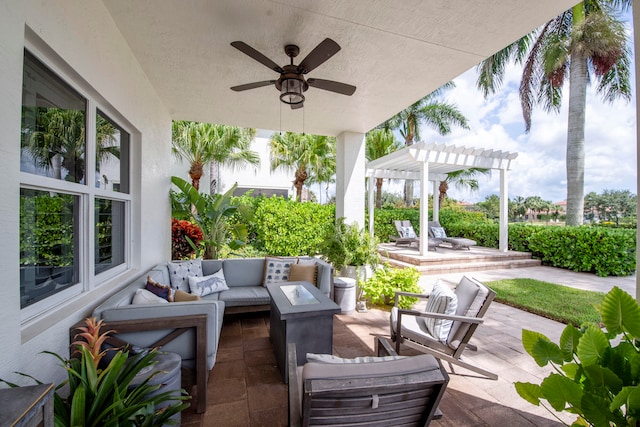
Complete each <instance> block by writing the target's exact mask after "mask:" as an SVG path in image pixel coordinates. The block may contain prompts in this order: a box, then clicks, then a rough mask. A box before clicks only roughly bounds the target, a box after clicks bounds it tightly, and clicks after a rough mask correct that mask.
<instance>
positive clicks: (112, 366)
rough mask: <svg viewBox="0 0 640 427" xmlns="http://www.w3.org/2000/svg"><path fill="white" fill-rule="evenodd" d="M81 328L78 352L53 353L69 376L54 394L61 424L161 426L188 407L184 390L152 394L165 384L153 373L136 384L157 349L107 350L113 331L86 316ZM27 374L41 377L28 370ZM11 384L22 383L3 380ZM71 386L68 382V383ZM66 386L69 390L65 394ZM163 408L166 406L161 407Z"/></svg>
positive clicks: (55, 413) (55, 418) (150, 364)
mask: <svg viewBox="0 0 640 427" xmlns="http://www.w3.org/2000/svg"><path fill="white" fill-rule="evenodd" d="M85 323H86V326H84V327H81V328H78V329H79V330H80V333H79V334H78V335H76V338H80V339H79V340H77V341H75V342H73V343H72V344H71V346H72V347H73V348H74V349H75V352H74V354H77V357H71V358H69V359H65V358H63V357H61V356H59V355H58V354H56V353H52V352H48V351H45V352H44V353H47V354H50V355H53V356H54V357H56V358H57V359H58V360H60V362H62V366H63V367H64V368H65V369H66V371H67V373H68V379H67V380H66V381H64V382H62V383H61V384H59V385H58V386H57V387H56V392H55V394H54V424H55V425H56V426H84V425H102V426H109V425H113V426H117V425H120V426H162V425H167V424H172V423H174V422H173V420H171V417H173V416H174V415H176V414H177V413H179V412H181V411H183V410H184V409H186V408H188V407H189V404H188V403H187V402H185V401H186V400H188V399H190V397H189V396H188V395H187V394H186V392H185V391H184V390H182V389H181V390H179V391H176V390H170V391H166V392H161V393H158V394H155V395H154V394H153V393H154V392H156V391H157V390H158V389H159V388H160V386H161V385H150V384H149V380H150V379H151V378H152V376H153V375H156V374H158V373H160V371H156V372H155V373H152V374H151V375H150V376H149V377H148V378H147V379H146V380H145V381H143V382H141V383H140V384H138V385H135V386H134V385H132V381H133V380H134V378H135V377H136V375H138V374H140V373H142V372H145V371H147V370H150V369H151V367H152V366H153V365H154V364H155V361H154V358H155V357H156V355H157V354H158V351H157V350H156V349H153V350H150V351H148V352H142V353H140V354H135V355H131V354H129V352H128V351H127V350H122V349H119V350H114V351H112V352H110V353H112V354H109V358H110V360H109V361H108V362H107V361H106V357H105V356H106V355H107V352H106V351H105V350H102V345H103V343H104V342H105V341H106V340H107V338H108V335H109V334H110V333H111V332H113V331H107V332H104V333H102V334H101V333H100V328H101V327H102V320H101V321H99V322H98V321H96V319H95V318H89V319H86V320H85ZM20 375H22V376H25V377H28V378H31V379H33V380H34V381H35V382H36V383H38V384H42V382H41V381H38V380H37V379H35V378H33V377H31V376H30V375H27V374H20ZM0 381H1V382H4V383H6V384H7V385H9V386H10V387H18V385H17V384H14V383H11V382H8V381H5V380H3V379H0ZM65 386H66V387H65ZM61 390H66V391H65V392H64V394H62V393H61ZM160 407H162V408H161V409H160Z"/></svg>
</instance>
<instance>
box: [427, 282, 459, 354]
mask: <svg viewBox="0 0 640 427" xmlns="http://www.w3.org/2000/svg"><path fill="white" fill-rule="evenodd" d="M457 308H458V298H457V297H456V295H455V294H454V293H453V291H452V290H451V289H450V288H449V286H447V285H445V284H443V283H440V282H439V281H438V282H436V284H435V285H433V291H431V293H430V294H429V299H428V300H427V307H426V308H425V310H424V311H425V313H440V314H448V315H455V314H456V309H457ZM421 319H424V324H425V326H426V327H427V330H428V331H429V333H430V334H431V335H433V337H434V338H435V339H437V340H438V341H440V342H443V343H445V342H446V341H447V337H448V336H449V332H450V331H451V325H452V324H453V320H448V319H434V318H431V317H422V318H421Z"/></svg>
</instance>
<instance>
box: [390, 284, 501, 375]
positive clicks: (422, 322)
mask: <svg viewBox="0 0 640 427" xmlns="http://www.w3.org/2000/svg"><path fill="white" fill-rule="evenodd" d="M403 295H404V296H411V297H418V298H429V301H428V302H427V307H426V310H425V311H424V312H421V311H417V310H405V309H401V308H399V307H398V298H399V297H400V296H403ZM495 296H496V293H495V291H494V290H492V289H491V288H489V287H487V286H485V285H484V284H483V283H480V282H479V281H477V280H475V279H471V278H468V277H466V276H464V277H463V278H462V279H461V280H460V283H458V286H457V287H456V289H455V294H454V293H452V292H451V290H450V289H449V288H448V287H447V285H443V284H440V283H436V285H435V286H434V290H433V292H432V293H431V294H430V295H421V294H412V293H408V292H396V296H395V305H394V307H393V309H392V310H391V316H390V326H391V339H392V341H395V343H396V352H397V353H398V354H400V348H401V345H402V344H404V345H406V346H408V347H411V348H413V349H416V350H418V351H421V352H423V353H427V354H431V355H433V356H434V357H436V358H437V359H440V360H445V361H447V362H448V363H449V366H450V367H451V369H452V371H453V366H451V364H456V365H459V366H462V367H464V368H466V369H469V370H471V371H474V372H477V373H479V374H481V375H483V376H485V377H487V378H489V379H492V380H497V379H498V376H497V375H496V374H494V373H493V372H489V371H487V370H485V369H482V368H479V367H478V366H475V365H472V364H470V363H467V362H464V361H462V360H460V358H461V356H462V353H463V351H464V350H465V349H467V348H469V349H471V350H477V348H476V347H475V346H474V345H472V344H470V343H469V340H470V339H471V337H472V336H473V334H474V332H475V331H476V329H477V328H478V326H479V325H481V324H482V323H483V322H484V319H483V316H484V315H485V313H486V312H487V310H488V308H489V305H490V304H491V302H492V301H493V299H494V298H495Z"/></svg>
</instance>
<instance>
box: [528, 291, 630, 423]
mask: <svg viewBox="0 0 640 427" xmlns="http://www.w3.org/2000/svg"><path fill="white" fill-rule="evenodd" d="M598 311H599V312H600V315H601V316H602V323H603V324H604V327H605V330H604V331H603V330H602V329H601V328H600V327H599V325H595V324H592V325H588V326H586V327H584V328H583V329H582V330H578V329H576V328H575V327H574V326H572V325H568V326H567V327H566V328H565V329H564V331H563V332H562V335H561V336H560V342H559V344H555V343H553V342H551V340H549V339H548V338H547V337H545V336H544V335H542V334H541V333H538V332H533V331H529V330H523V331H522V344H523V346H524V348H525V350H526V351H527V353H529V354H530V355H531V356H532V357H533V358H534V360H535V361H536V363H537V364H538V365H539V366H547V365H548V364H551V366H552V367H553V370H554V372H553V373H551V374H550V375H548V376H547V377H546V378H545V379H544V380H542V383H541V384H532V383H523V382H516V383H515V387H516V390H517V392H518V394H519V395H520V396H521V397H522V398H523V399H525V400H527V401H528V402H530V403H533V404H534V405H541V404H542V405H543V406H544V407H545V408H546V409H547V410H549V412H551V413H552V414H553V412H552V411H551V409H550V408H549V407H548V406H547V405H546V404H544V402H543V401H542V400H546V402H547V404H548V405H550V406H551V408H553V409H554V410H556V411H567V412H570V413H573V414H577V415H578V419H577V420H576V421H575V422H574V423H573V425H575V426H583V425H591V426H637V425H638V423H639V422H640V347H638V339H640V305H639V304H638V302H637V301H636V300H635V299H634V298H633V297H631V295H629V294H628V293H626V292H624V291H623V290H621V289H620V288H618V287H614V288H613V289H612V290H611V291H609V292H608V293H607V294H606V295H605V297H604V300H603V302H602V305H601V306H600V307H599V310H598Z"/></svg>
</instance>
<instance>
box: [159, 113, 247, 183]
mask: <svg viewBox="0 0 640 427" xmlns="http://www.w3.org/2000/svg"><path fill="white" fill-rule="evenodd" d="M254 136H255V129H241V128H239V127H236V126H226V125H216V124H211V123H197V122H189V121H184V120H177V121H174V122H173V131H172V147H171V151H172V153H173V155H174V156H175V157H176V158H177V159H179V160H185V161H187V162H189V176H190V177H191V185H193V186H194V187H195V188H196V189H199V188H200V179H201V178H202V175H203V174H204V166H205V165H206V164H207V163H209V162H211V166H210V168H211V169H210V171H211V185H210V192H211V194H212V195H213V194H216V193H217V190H218V188H217V184H218V182H217V179H216V177H217V175H218V166H219V165H220V164H225V165H229V166H232V167H244V166H246V165H253V166H258V165H259V164H260V156H259V154H258V153H256V152H255V151H252V150H251V149H250V148H251V141H253V137H254Z"/></svg>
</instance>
